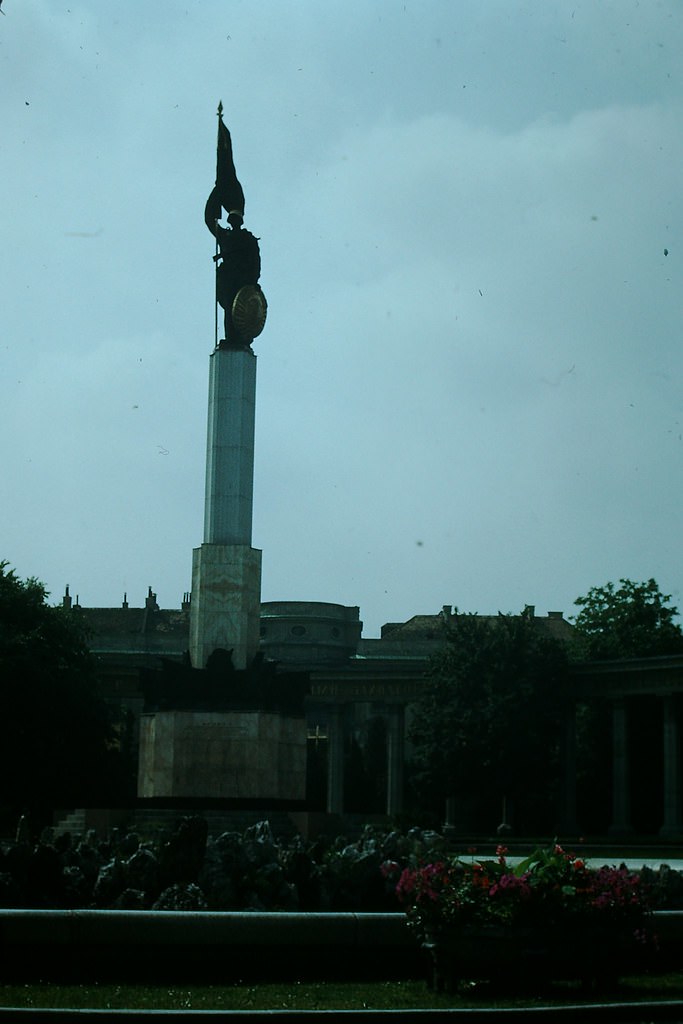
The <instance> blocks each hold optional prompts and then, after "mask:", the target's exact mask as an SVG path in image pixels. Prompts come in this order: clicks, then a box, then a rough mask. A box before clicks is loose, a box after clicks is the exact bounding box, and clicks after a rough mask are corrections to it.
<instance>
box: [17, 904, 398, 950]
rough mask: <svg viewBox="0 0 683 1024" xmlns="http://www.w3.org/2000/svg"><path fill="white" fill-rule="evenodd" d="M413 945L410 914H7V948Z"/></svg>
mask: <svg viewBox="0 0 683 1024" xmlns="http://www.w3.org/2000/svg"><path fill="white" fill-rule="evenodd" d="M70 943H77V944H79V945H80V944H87V945H89V946H92V945H106V946H112V945H119V944H121V945H123V944H125V945H138V946H148V945H149V944H150V943H153V944H158V945H162V946H174V945H177V944H179V943H181V944H182V945H184V946H187V945H202V946H213V945H220V946H239V947H244V946H272V945H284V946H310V945H316V946H325V947H328V948H334V947H338V946H343V947H344V948H348V947H350V946H353V947H364V948H376V947H377V946H393V947H403V948H406V947H411V948H414V940H413V939H412V938H411V935H410V932H409V931H408V929H407V927H406V921H405V916H404V915H403V914H355V913H287V912H282V913H280V912H273V913H258V912H254V913H243V912H230V911H226V912H222V913H208V912H206V911H201V912H199V911H198V912H192V911H167V910H138V911H135V910H132V911H129V910H8V909H0V946H3V947H5V948H9V947H16V946H17V945H27V944H30V945H43V944H47V945H59V946H65V945H68V944H70Z"/></svg>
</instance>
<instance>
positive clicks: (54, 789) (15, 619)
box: [0, 562, 124, 823]
mask: <svg viewBox="0 0 683 1024" xmlns="http://www.w3.org/2000/svg"><path fill="white" fill-rule="evenodd" d="M113 739H114V737H113V731H112V727H111V725H110V721H109V714H108V709H107V706H106V704H105V703H104V701H103V700H101V699H100V698H99V697H98V695H97V690H96V677H95V662H94V659H93V657H92V655H91V654H90V652H89V650H88V646H87V643H86V636H85V631H84V629H83V626H82V624H81V622H80V620H79V616H78V613H77V612H73V611H67V610H65V609H62V608H55V607H51V606H49V605H48V603H47V593H46V590H45V587H44V586H43V584H42V583H39V582H38V581H37V580H35V579H28V580H26V581H22V580H20V579H19V578H18V577H17V576H16V574H15V573H14V571H13V570H11V569H8V567H7V563H6V562H1V563H0V807H1V808H2V811H3V813H4V815H5V816H6V817H7V816H9V815H11V814H15V813H16V812H17V811H24V810H27V811H30V812H31V814H32V816H33V820H34V822H36V823H37V822H40V821H43V822H44V821H46V820H48V819H49V812H50V811H51V809H53V808H55V807H69V806H87V805H91V806H92V805H100V806H107V805H108V804H109V803H111V802H112V801H113V800H115V798H116V796H117V795H118V793H119V792H120V789H121V786H122V784H123V779H124V771H123V766H122V763H121V761H122V759H121V757H120V756H119V755H118V753H117V751H116V749H115V744H114V743H113Z"/></svg>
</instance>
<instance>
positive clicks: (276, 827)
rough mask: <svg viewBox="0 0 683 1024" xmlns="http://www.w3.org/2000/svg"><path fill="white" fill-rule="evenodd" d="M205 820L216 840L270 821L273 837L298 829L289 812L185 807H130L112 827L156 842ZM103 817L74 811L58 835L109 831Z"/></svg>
mask: <svg viewBox="0 0 683 1024" xmlns="http://www.w3.org/2000/svg"><path fill="white" fill-rule="evenodd" d="M194 816H196V817H200V818H205V819H206V822H207V824H208V827H209V837H210V838H215V837H216V836H219V835H222V834H223V833H224V832H239V833H242V832H244V831H245V829H247V828H250V827H251V826H253V825H257V824H258V823H259V822H261V821H268V822H269V823H270V828H271V831H272V833H273V835H274V836H275V837H276V838H278V839H291V838H293V837H294V836H295V835H296V834H297V828H296V825H295V824H294V822H293V821H292V819H291V818H290V816H289V815H288V814H287V812H286V811H268V810H253V811H250V810H234V811H233V810H211V809H203V810H196V809H191V810H190V809H188V810H184V809H182V808H174V809H169V808H156V807H145V808H130V809H129V810H128V811H126V812H125V814H124V815H122V816H121V817H120V824H117V822H116V821H113V822H112V825H111V827H119V828H120V829H121V830H122V831H124V832H136V833H137V834H138V835H139V836H140V838H141V839H143V840H144V839H155V838H158V837H159V836H160V835H162V834H163V833H171V832H174V831H175V829H176V827H177V825H178V823H179V822H180V820H181V819H182V818H186V817H194ZM101 821H102V816H101V814H97V813H91V812H88V811H87V810H85V809H83V808H78V809H76V810H73V811H71V812H70V813H69V814H67V815H66V817H64V818H61V819H60V820H59V821H58V822H56V823H55V825H54V827H53V832H54V834H55V835H63V834H64V833H65V832H70V833H71V834H72V835H83V834H84V833H85V832H87V831H88V829H90V828H94V829H95V830H96V831H97V832H104V831H110V830H111V829H110V828H109V829H103V827H102V824H101Z"/></svg>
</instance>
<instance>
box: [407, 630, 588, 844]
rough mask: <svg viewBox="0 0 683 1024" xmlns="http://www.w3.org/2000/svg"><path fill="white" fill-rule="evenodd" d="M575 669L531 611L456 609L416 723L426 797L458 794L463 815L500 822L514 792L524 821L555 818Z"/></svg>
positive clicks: (533, 823) (435, 804)
mask: <svg viewBox="0 0 683 1024" xmlns="http://www.w3.org/2000/svg"><path fill="white" fill-rule="evenodd" d="M567 673H568V658H567V653H566V650H565V648H564V646H563V644H561V643H560V642H559V641H558V640H556V639H554V638H552V637H549V636H547V635H544V634H543V633H542V632H541V628H540V627H539V624H538V622H536V621H535V620H534V618H533V615H532V614H531V613H530V612H528V611H525V612H523V613H522V614H521V615H498V616H497V617H495V618H493V617H483V618H482V617H479V616H477V615H461V614H458V613H457V612H456V614H455V615H454V616H453V617H452V621H451V623H450V624H449V625H448V627H447V632H446V637H445V643H444V646H443V648H442V650H441V651H440V652H439V653H438V654H437V655H436V656H435V657H434V658H433V659H432V662H431V665H430V670H429V678H428V681H427V684H426V686H425V689H424V692H423V694H422V696H421V698H420V700H419V701H418V702H417V704H416V705H415V708H414V716H413V720H412V724H411V727H410V731H409V737H410V740H411V742H412V744H413V748H414V761H413V771H414V783H415V788H416V791H417V793H418V795H419V798H420V801H421V804H422V806H423V807H424V806H429V805H431V806H432V808H435V809H436V808H438V809H440V810H442V809H443V801H444V800H445V799H446V798H449V797H452V798H454V799H455V800H456V804H457V808H458V811H457V813H458V815H459V818H460V821H461V823H462V824H467V825H469V826H470V827H474V828H489V829H490V828H491V827H492V826H494V825H497V824H499V823H500V821H501V818H502V801H503V798H505V799H506V802H507V805H508V808H511V807H512V806H514V808H515V811H514V819H515V825H516V827H520V828H526V829H532V828H542V829H544V830H548V829H549V828H552V827H553V826H554V824H555V817H554V815H555V814H556V806H555V804H556V797H557V792H556V789H557V786H556V783H557V766H558V754H559V737H560V734H561V732H560V727H561V722H562V714H563V710H564V699H565V695H566V685H567Z"/></svg>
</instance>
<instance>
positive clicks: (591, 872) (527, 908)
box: [383, 844, 653, 987]
mask: <svg viewBox="0 0 683 1024" xmlns="http://www.w3.org/2000/svg"><path fill="white" fill-rule="evenodd" d="M506 854H507V850H506V849H505V848H504V847H501V846H499V847H498V848H497V850H496V857H495V859H490V860H484V859H475V858H474V856H472V857H471V858H470V859H469V860H467V859H463V858H462V857H461V856H455V857H446V858H442V859H439V860H435V861H432V862H428V863H424V862H422V863H417V864H414V865H411V866H407V867H404V868H403V870H400V865H399V864H397V863H396V862H387V863H385V864H384V865H383V872H384V874H385V876H386V877H387V878H392V877H394V878H396V877H397V880H396V893H397V895H398V898H399V900H400V902H401V904H402V905H403V906H404V908H405V910H406V914H407V917H408V923H409V925H410V927H411V928H412V929H413V931H414V933H415V935H416V937H417V939H418V941H419V942H420V943H421V944H422V946H423V947H424V948H425V949H427V950H428V951H429V953H430V954H431V957H432V962H433V964H434V979H433V980H434V984H435V985H436V986H437V987H444V986H445V987H451V986H453V985H454V984H455V982H456V981H457V980H458V979H460V978H465V977H505V979H506V980H509V979H510V978H513V977H514V978H517V979H520V980H523V979H524V978H525V977H526V978H527V979H529V978H533V976H534V975H543V976H545V977H547V978H550V977H583V978H591V979H600V978H605V977H609V976H616V975H617V974H618V973H620V972H624V971H627V970H630V969H633V967H634V966H636V965H638V964H639V966H641V967H643V966H646V965H647V963H646V962H647V956H648V954H649V953H650V952H651V950H652V947H653V942H652V939H651V937H650V934H649V932H648V923H649V919H650V915H651V903H650V899H649V897H648V892H647V889H646V887H645V886H643V885H642V883H641V878H640V875H638V874H636V873H634V872H630V871H628V870H627V869H626V868H624V867H620V868H616V867H606V866H605V867H601V868H598V869H594V868H589V867H588V866H587V865H586V864H585V862H584V861H583V860H581V859H580V858H578V857H577V856H575V855H574V854H571V853H567V852H566V851H565V850H563V849H562V847H561V846H559V845H557V844H554V845H553V846H551V847H550V848H549V849H546V850H543V849H541V850H537V851H536V852H535V853H533V854H531V856H529V857H527V858H525V859H524V860H522V861H521V862H520V863H518V864H517V865H515V866H512V865H510V864H509V863H508V861H507V857H506Z"/></svg>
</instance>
